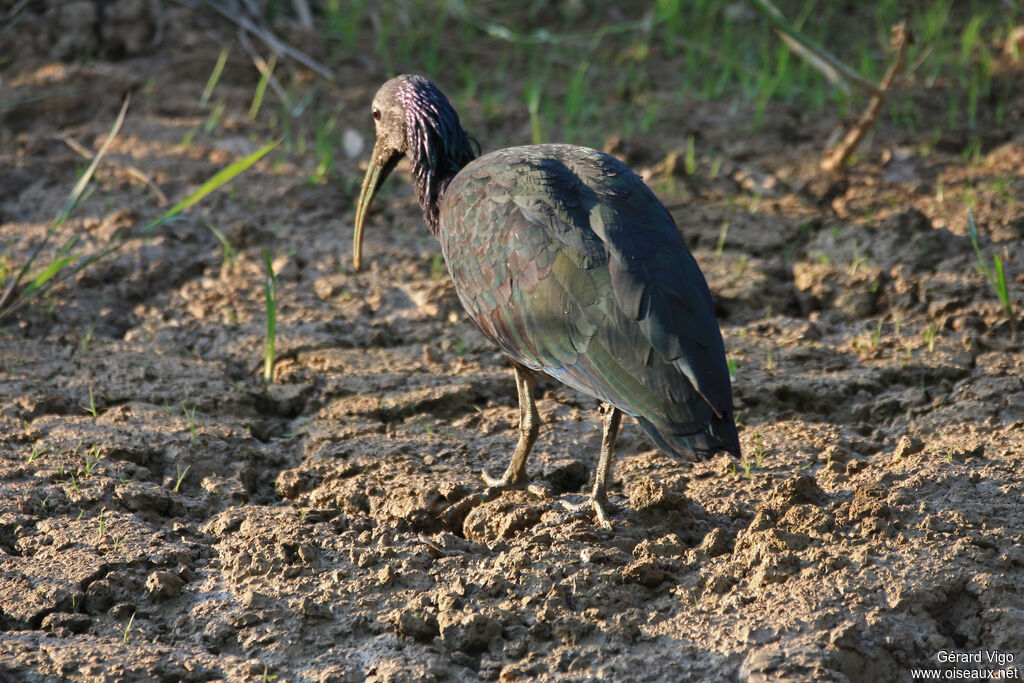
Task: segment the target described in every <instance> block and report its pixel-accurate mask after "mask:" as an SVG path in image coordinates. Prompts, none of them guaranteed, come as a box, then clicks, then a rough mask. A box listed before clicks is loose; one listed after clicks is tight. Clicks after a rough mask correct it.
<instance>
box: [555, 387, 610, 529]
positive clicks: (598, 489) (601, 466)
mask: <svg viewBox="0 0 1024 683" xmlns="http://www.w3.org/2000/svg"><path fill="white" fill-rule="evenodd" d="M601 416H602V417H601V426H602V431H601V457H600V459H598V461H597V470H596V471H595V472H594V488H593V489H591V491H590V501H589V505H588V504H587V503H586V502H584V503H570V502H567V501H562V505H563V506H564V507H565V508H566V509H567V510H569V511H570V512H572V513H574V514H580V513H583V512H585V511H586V509H587V508H588V507H589V508H591V509H593V511H594V517H595V518H596V521H597V524H598V526H600V527H601V528H602V529H607V530H609V531H611V530H612V523H611V520H610V519H609V518H608V512H607V511H606V510H605V505H607V504H608V480H609V479H610V478H611V474H612V463H614V462H615V438H616V437H617V436H618V435H619V425H620V424H622V411H621V410H619V409H618V408H616V407H615V406H613V405H611V404H610V403H602V404H601Z"/></svg>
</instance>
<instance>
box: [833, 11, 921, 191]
mask: <svg viewBox="0 0 1024 683" xmlns="http://www.w3.org/2000/svg"><path fill="white" fill-rule="evenodd" d="M890 46H891V49H892V51H893V53H894V57H893V60H892V62H891V63H890V64H889V69H888V70H887V71H886V72H885V76H883V77H882V81H881V82H880V83H879V84H878V90H877V92H876V93H875V94H874V95H872V97H871V100H870V101H869V102H868V106H867V107H866V108H865V109H864V113H863V114H861V115H860V118H859V119H857V123H855V124H854V125H853V127H852V128H851V129H850V130H849V131H847V133H846V135H845V136H844V137H843V139H842V140H841V141H840V142H839V144H838V145H836V146H835V147H833V148H832V149H831V150H829V151H827V152H826V153H825V155H824V157H823V158H822V160H821V164H820V165H819V167H820V168H821V170H823V171H827V172H830V173H831V172H833V171H838V170H839V169H841V168H842V167H843V165H844V164H845V163H846V160H847V159H849V158H850V155H851V154H853V152H854V150H856V149H857V146H858V145H859V144H860V141H861V140H863V139H864V135H865V134H867V132H868V131H869V130H870V129H871V126H873V125H874V124H875V120H876V119H878V113H879V112H880V111H881V110H882V105H883V104H885V100H886V97H888V95H889V89H890V88H891V87H892V84H893V81H894V80H895V78H896V75H897V74H898V73H899V71H900V69H901V68H902V67H903V59H904V57H905V56H906V53H907V25H906V23H905V22H902V21H901V22H900V23H898V24H896V25H895V26H893V27H892V40H891V42H890Z"/></svg>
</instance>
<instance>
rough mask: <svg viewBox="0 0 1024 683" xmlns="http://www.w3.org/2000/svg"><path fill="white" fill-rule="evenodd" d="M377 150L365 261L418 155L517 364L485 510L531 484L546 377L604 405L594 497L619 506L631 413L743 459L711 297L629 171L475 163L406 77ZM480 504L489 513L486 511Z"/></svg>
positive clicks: (442, 232) (438, 225)
mask: <svg viewBox="0 0 1024 683" xmlns="http://www.w3.org/2000/svg"><path fill="white" fill-rule="evenodd" d="M372 114H373V119H374V122H375V125H376V143H375V145H374V148H373V153H372V156H371V158H370V163H369V167H368V168H367V171H366V177H365V178H364V180H363V185H362V189H361V191H360V193H359V200H358V203H357V206H356V217H355V234H354V239H353V251H354V266H355V269H356V270H359V268H360V266H361V263H362V245H363V229H364V227H365V225H366V217H367V213H368V212H369V209H370V205H371V203H372V202H373V199H374V197H375V196H376V194H377V190H378V189H379V188H380V186H381V184H382V183H383V182H384V180H385V179H386V178H387V177H388V175H389V174H390V173H391V171H393V170H394V168H395V166H396V164H397V163H398V161H399V159H400V158H401V157H403V156H406V157H408V158H409V162H410V167H411V176H412V181H413V184H414V185H415V190H416V195H417V197H418V199H419V204H420V207H421V209H422V211H423V218H424V220H425V221H426V224H427V227H428V228H429V229H430V232H431V233H432V234H433V235H434V237H435V238H437V240H438V241H439V242H440V244H441V250H442V253H443V254H444V260H445V263H446V264H447V266H448V271H449V272H450V273H451V277H452V280H453V281H454V283H455V289H456V291H457V293H458V296H459V300H460V301H461V302H462V306H463V307H464V308H465V310H466V313H467V314H468V315H469V316H470V317H471V318H472V319H473V321H474V322H475V323H476V324H477V326H479V328H480V330H481V332H483V334H484V335H486V336H487V337H488V338H489V339H490V340H491V341H493V342H494V343H495V344H497V345H498V347H499V348H500V349H501V350H502V351H503V352H504V354H505V355H506V356H508V358H509V360H510V361H511V362H512V367H513V369H514V371H515V380H516V387H517V389H518V392H519V410H520V422H519V441H518V444H517V445H516V449H515V452H514V453H513V455H512V459H511V461H510V462H509V464H508V467H507V468H506V470H505V473H504V474H503V475H502V476H501V477H500V478H492V477H490V476H489V475H487V473H486V471H485V472H484V479H485V481H486V482H487V483H488V484H489V488H488V489H486V490H485V491H484V492H483V494H482V495H481V496H480V497H479V498H478V499H477V502H478V501H479V500H487V499H491V498H493V497H495V496H497V495H498V494H499V493H500V492H501V491H503V490H504V489H507V488H510V487H515V486H518V485H522V484H524V483H525V480H526V460H527V457H528V456H529V454H530V449H531V448H532V447H533V444H534V442H535V441H536V439H537V434H538V431H539V427H540V419H539V416H538V414H537V406H536V402H535V399H534V381H535V373H538V372H541V373H545V374H547V375H550V376H551V377H554V378H555V379H558V380H560V381H562V382H564V383H565V384H567V385H569V386H570V387H573V388H574V389H577V390H578V391H581V392H582V393H584V394H587V395H589V396H592V397H594V398H596V399H598V400H599V401H601V403H602V404H604V405H603V407H602V412H603V419H602V422H603V435H602V441H601V453H600V458H599V461H598V467H597V472H596V473H595V477H594V485H593V489H592V492H591V496H590V501H591V504H592V506H593V509H594V514H595V515H596V518H597V522H598V524H600V525H601V526H603V527H606V528H610V527H611V524H610V522H609V519H608V515H607V513H606V511H605V504H606V502H607V488H608V481H609V477H610V474H611V469H612V462H613V459H614V447H615V438H616V435H617V433H618V429H619V424H620V420H621V417H622V413H626V414H628V415H632V416H633V417H634V419H636V421H637V422H638V423H639V424H640V426H641V427H642V428H643V429H644V431H645V432H646V433H647V434H648V435H649V436H650V437H651V439H653V441H654V443H655V444H657V446H658V447H659V448H660V449H661V450H663V451H664V452H665V453H668V454H671V455H674V456H677V457H678V458H681V459H684V460H690V461H694V460H701V459H706V458H709V457H711V456H712V455H714V454H715V453H717V452H720V451H725V452H728V453H732V454H733V455H736V456H739V453H740V446H739V437H738V435H737V432H736V423H735V420H734V414H733V402H732V386H731V384H730V381H729V371H728V367H727V365H726V360H725V349H724V346H723V344H722V334H721V331H720V330H719V327H718V321H717V319H716V318H715V312H714V306H713V304H712V301H711V293H710V292H709V291H708V286H707V283H706V282H705V280H704V276H703V274H702V273H701V270H700V267H699V266H698V265H697V262H696V261H695V260H694V258H693V256H692V255H691V254H690V252H689V250H688V249H687V248H686V244H685V243H684V241H683V238H682V236H681V235H680V233H679V230H678V228H677V227H676V224H675V222H674V221H673V219H672V216H671V215H670V214H669V212H668V210H666V209H665V207H664V206H663V205H662V203H661V202H660V201H658V198H657V197H655V196H654V193H653V192H651V190H650V189H648V187H647V186H646V185H645V184H644V182H643V181H642V180H641V179H640V178H639V177H638V176H637V175H636V174H634V173H633V172H632V171H630V170H629V168H627V167H626V165H625V164H623V163H622V162H620V161H619V160H617V159H615V158H614V157H612V156H609V155H608V154H604V153H602V152H599V151H597V150H593V149H588V148H586V147H577V146H573V145H564V144H546V145H530V146H525V147H511V148H508V149H502V150H498V151H496V152H491V153H489V154H486V155H484V156H481V157H479V158H477V154H476V151H477V150H476V149H475V147H474V143H473V141H471V139H470V138H469V136H468V135H467V134H466V131H465V130H463V128H462V125H461V124H460V122H459V116H458V114H457V113H456V112H455V110H454V108H453V107H452V105H451V104H450V103H449V101H448V98H446V97H445V95H444V94H443V93H442V92H441V90H440V89H438V88H437V86H435V85H434V84H433V83H432V82H430V81H429V80H427V79H425V78H423V77H421V76H412V75H405V76H398V77H397V78H393V79H391V80H389V81H388V82H386V83H385V84H384V85H383V86H381V88H380V90H379V91H378V92H377V94H376V96H375V97H374V99H373V108H372ZM474 504H475V503H474Z"/></svg>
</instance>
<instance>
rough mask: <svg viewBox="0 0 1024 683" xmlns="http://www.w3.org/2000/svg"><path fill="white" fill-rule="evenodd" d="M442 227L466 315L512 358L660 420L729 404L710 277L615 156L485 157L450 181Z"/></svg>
mask: <svg viewBox="0 0 1024 683" xmlns="http://www.w3.org/2000/svg"><path fill="white" fill-rule="evenodd" d="M439 237H440V239H441V243H442V247H443V249H444V252H445V257H446V262H447V263H448V267H449V269H450V271H451V273H452V277H453V279H454V280H455V284H456V289H457V291H458V293H459V297H460V299H461V300H462V303H463V305H464V306H465V308H466V310H467V312H469V314H470V315H471V316H472V317H473V318H474V320H476V322H477V324H478V325H479V326H480V328H481V330H483V332H484V333H485V334H486V335H487V336H488V337H490V338H491V339H492V340H494V341H495V342H496V343H497V344H498V345H499V346H500V347H501V348H502V349H503V350H504V351H505V353H507V354H508V355H509V356H511V357H512V358H513V359H515V360H517V361H518V362H520V363H522V364H524V365H526V366H528V367H531V368H534V369H537V370H541V371H544V372H546V373H547V374H550V375H552V376H554V377H556V378H558V379H560V380H562V381H564V382H565V383H566V384H569V385H571V386H573V387H575V388H577V389H579V390H581V391H583V392H585V393H588V394H591V395H593V396H595V397H597V398H599V399H601V400H603V401H607V402H609V403H612V404H614V405H616V406H618V407H619V408H621V409H622V410H624V411H626V412H629V413H631V414H634V415H640V416H642V417H644V418H646V419H648V420H650V421H651V422H653V423H654V424H655V426H658V427H659V428H661V427H665V428H670V427H671V428H675V429H677V430H679V429H687V428H692V429H696V428H698V427H703V426H706V425H707V424H708V422H709V421H711V420H712V419H714V418H715V417H722V416H723V415H725V414H726V413H731V410H732V394H731V388H730V385H729V377H728V370H727V367H726V365H725V355H724V349H723V345H722V338H721V334H720V332H719V329H718V322H717V320H716V318H715V315H714V308H713V305H712V302H711V296H710V293H709V292H708V289H707V284H706V283H705V281H704V277H703V275H702V274H701V272H700V269H699V267H698V266H697V263H696V262H695V261H694V259H693V257H692V256H691V255H690V253H689V251H688V250H687V249H686V246H685V244H684V242H683V240H682V237H681V236H680V234H679V231H678V230H677V228H676V226H675V223H674V221H673V220H672V217H671V216H670V215H669V214H668V212H667V210H666V209H665V208H664V206H663V205H662V204H661V203H660V202H659V201H658V200H657V198H656V197H655V196H654V194H653V193H652V192H651V191H650V190H649V189H648V188H647V187H646V186H645V185H644V183H643V181H641V180H640V178H639V177H637V176H636V175H635V174H633V173H632V172H631V171H630V170H629V169H628V168H627V167H626V166H625V165H623V164H622V163H621V162H619V161H617V160H616V159H614V158H613V157H610V156H608V155H605V154H602V153H600V152H597V151H595V150H589V149H584V148H580V147H571V146H565V145H543V146H533V147H521V148H511V149H507V150H502V151H500V152H495V153H492V154H489V155H487V156H486V157H482V158H481V159H478V160H477V161H476V162H474V163H473V164H471V165H469V166H467V167H466V168H465V169H463V171H462V172H461V173H460V174H459V175H458V176H457V177H456V178H455V180H454V181H453V183H452V185H451V186H449V188H448V190H447V191H446V193H445V195H444V198H443V200H442V210H441V230H440V232H439ZM730 419H731V417H730Z"/></svg>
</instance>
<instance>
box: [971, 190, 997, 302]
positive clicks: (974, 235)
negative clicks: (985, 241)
mask: <svg viewBox="0 0 1024 683" xmlns="http://www.w3.org/2000/svg"><path fill="white" fill-rule="evenodd" d="M967 232H968V233H970V235H971V245H972V246H973V247H974V253H975V254H976V255H977V257H978V265H979V266H980V267H981V270H982V272H984V273H985V279H986V280H988V281H989V282H990V283H992V286H993V287H995V286H996V281H995V278H994V277H993V276H992V271H991V270H989V267H988V261H986V260H985V257H984V255H982V253H981V246H980V245H979V244H978V227H977V226H976V225H975V224H974V209H967Z"/></svg>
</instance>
